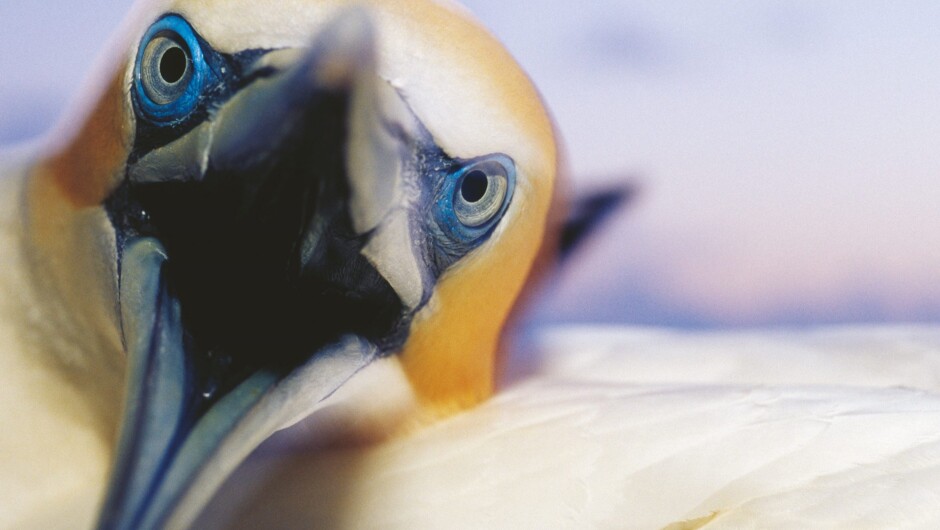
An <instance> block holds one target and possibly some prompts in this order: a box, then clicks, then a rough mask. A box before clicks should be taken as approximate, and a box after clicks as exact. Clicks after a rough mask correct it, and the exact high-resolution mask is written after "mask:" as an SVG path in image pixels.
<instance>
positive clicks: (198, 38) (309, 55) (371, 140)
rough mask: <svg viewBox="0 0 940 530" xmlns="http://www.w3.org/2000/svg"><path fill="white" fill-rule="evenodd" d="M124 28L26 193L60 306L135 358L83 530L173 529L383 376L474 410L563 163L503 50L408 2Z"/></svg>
mask: <svg viewBox="0 0 940 530" xmlns="http://www.w3.org/2000/svg"><path fill="white" fill-rule="evenodd" d="M132 20H133V21H132V23H130V24H129V25H128V28H129V29H128V34H129V35H130V37H129V38H128V39H127V41H128V42H129V43H130V45H129V46H128V47H127V48H126V51H125V52H124V53H122V54H114V55H117V56H119V59H120V60H118V61H116V66H115V65H114V64H112V66H111V68H110V69H103V70H101V71H102V72H105V74H104V75H102V78H101V79H100V82H101V84H102V86H104V87H105V88H104V90H99V91H98V93H97V95H96V97H95V98H92V100H90V104H89V105H88V106H87V111H86V112H84V115H83V116H82V118H81V119H75V120H74V124H75V125H74V127H73V128H72V130H71V132H69V133H67V134H64V135H63V136H62V138H63V140H62V141H61V143H60V144H59V145H58V147H57V149H56V150H55V153H54V155H53V156H50V157H49V158H48V159H47V160H45V161H44V163H43V164H42V165H41V167H40V169H39V170H37V171H36V174H35V178H34V179H33V182H32V183H31V186H30V188H29V204H30V211H31V223H32V224H33V225H34V228H33V234H34V236H35V239H36V244H37V246H38V247H40V248H41V249H43V250H42V252H44V253H45V254H46V255H48V256H49V257H50V259H49V262H50V263H52V265H50V266H49V268H50V270H51V273H50V274H51V276H53V277H56V278H58V279H59V280H58V282H57V283H58V284H61V285H63V286H66V287H63V288H62V289H61V297H62V303H63V305H64V306H65V307H70V308H72V309H71V310H72V311H73V312H79V313H81V312H86V313H87V312H91V313H92V314H94V315H98V316H92V317H87V318H88V319H89V320H88V322H89V326H91V327H97V328H101V329H102V330H103V331H102V332H101V333H102V334H104V335H107V334H108V333H109V332H108V331H107V330H108V329H109V328H113V329H114V330H115V331H114V334H115V335H116V336H118V337H119V342H120V345H121V349H122V350H123V354H124V355H125V356H126V359H127V368H126V373H127V375H126V381H127V382H126V398H125V399H126V401H125V409H124V413H123V414H124V416H123V422H122V425H121V435H120V442H119V444H118V447H117V455H116V457H115V465H114V469H113V470H112V476H111V482H110V485H109V490H108V493H107V498H106V500H105V503H104V507H103V509H102V518H101V526H102V527H103V528H131V527H133V528H156V527H162V526H164V525H170V526H181V525H186V524H188V522H190V521H191V520H192V518H193V517H194V516H195V515H196V514H197V513H198V511H199V509H201V507H202V505H203V504H204V503H205V501H206V500H208V498H209V496H211V494H212V493H213V492H214V491H215V489H216V488H217V486H218V485H219V483H220V482H221V481H222V480H223V479H224V478H225V477H226V476H227V474H228V473H229V472H230V471H231V470H232V469H234V467H235V466H237V465H238V463H239V462H241V460H242V459H244V458H245V456H246V455H247V454H248V453H249V452H250V451H252V450H253V449H254V448H255V447H256V446H257V445H258V444H259V443H260V442H261V441H263V440H264V439H265V438H267V437H268V436H270V435H271V434H272V433H273V432H274V431H276V430H278V429H281V428H284V427H285V426H288V425H290V424H292V423H294V422H296V421H298V420H299V419H301V418H304V417H305V416H307V415H309V414H311V413H313V412H314V411H315V410H316V408H317V405H318V404H319V403H320V402H321V401H322V400H323V399H325V398H326V397H328V396H330V395H331V394H332V393H334V392H335V391H336V390H337V389H338V388H340V387H341V386H342V385H344V384H345V383H346V382H347V381H349V380H351V379H353V378H355V377H356V375H357V374H358V373H359V372H360V371H361V370H362V369H363V368H364V367H366V366H367V365H369V364H370V363H372V362H374V361H377V360H379V359H384V360H389V359H391V360H392V362H395V363H398V364H400V366H401V368H402V371H403V373H404V374H405V375H406V379H407V381H408V384H409V385H410V387H411V390H412V391H413V393H414V395H415V396H416V401H417V402H418V403H419V404H420V405H421V407H422V408H424V409H427V410H432V411H455V410H460V409H461V408H465V407H469V406H472V405H473V404H475V403H477V402H479V401H481V400H483V399H485V398H486V397H487V396H488V395H489V394H490V393H491V392H492V389H493V385H494V372H495V367H496V364H497V359H496V357H497V350H498V345H499V340H500V335H501V332H502V330H503V327H504V325H505V323H506V320H507V317H508V316H509V314H510V312H511V310H512V308H513V305H514V304H515V302H516V300H517V298H518V296H519V294H520V291H521V290H522V288H523V286H524V284H525V282H526V280H527V278H528V277H529V275H530V272H531V269H532V267H533V263H534V261H535V259H536V256H537V254H538V252H539V250H540V248H541V247H542V246H543V244H544V242H545V231H546V223H547V218H548V217H547V216H548V211H549V208H550V204H551V202H552V196H553V190H554V179H555V174H556V165H557V153H556V145H555V139H554V133H553V127H552V124H551V121H550V119H549V118H548V116H547V114H546V111H545V110H544V109H543V106H542V103H541V100H540V98H539V95H538V94H537V92H536V90H535V89H534V88H533V86H532V85H531V83H530V81H529V79H528V78H527V77H526V75H525V74H524V73H523V72H522V71H521V69H520V68H519V66H518V65H517V64H516V63H515V61H514V60H513V59H512V58H511V57H510V56H509V54H508V53H507V52H506V51H505V50H504V48H503V47H502V46H501V45H500V44H499V43H498V42H497V41H495V40H494V39H493V38H492V37H491V36H490V35H489V34H488V33H487V32H486V31H485V30H484V29H482V28H481V27H480V26H479V25H478V24H477V23H476V22H474V21H473V19H472V18H471V17H470V16H469V15H468V14H467V13H466V12H465V11H464V10H463V9H462V8H461V7H460V6H458V5H454V4H450V3H447V2H443V3H438V2H430V1H424V0H422V1H413V0H409V1H407V2H405V1H400V2H396V1H384V0H369V1H365V2H356V3H352V2H345V1H338V0H280V1H277V2H255V1H253V0H225V1H220V0H176V1H155V2H148V3H146V4H145V5H143V6H141V7H140V8H139V9H138V10H137V11H136V13H135V15H134V17H133V19H132ZM90 306H94V308H90ZM374 395H375V396H381V392H377V393H375V394H374ZM378 399H380V397H379V398H378Z"/></svg>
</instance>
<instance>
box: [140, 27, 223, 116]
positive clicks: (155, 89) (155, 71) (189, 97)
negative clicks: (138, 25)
mask: <svg viewBox="0 0 940 530" xmlns="http://www.w3.org/2000/svg"><path fill="white" fill-rule="evenodd" d="M207 76H208V67H207V65H206V61H205V57H204V56H203V53H202V48H201V46H200V44H199V39H197V38H196V34H195V33H194V32H193V29H192V27H190V25H189V24H188V23H187V22H186V21H185V20H184V19H183V18H182V17H180V16H179V15H167V16H165V17H163V18H161V19H160V20H158V21H157V22H156V23H155V24H154V25H153V26H151V27H150V29H149V30H148V31H147V33H146V34H145V35H144V38H143V39H142V40H141V42H140V48H139V49H138V51H137V64H136V67H135V69H134V85H135V89H136V91H137V101H138V102H139V104H140V107H141V109H142V110H143V112H144V113H145V114H146V116H147V117H148V118H150V119H151V120H153V121H156V122H162V123H165V122H173V121H176V120H179V119H182V118H185V117H186V116H187V115H189V113H190V112H192V111H193V110H194V109H195V108H196V106H197V104H198V103H199V98H200V96H201V94H202V91H203V88H204V87H205V85H206V78H207Z"/></svg>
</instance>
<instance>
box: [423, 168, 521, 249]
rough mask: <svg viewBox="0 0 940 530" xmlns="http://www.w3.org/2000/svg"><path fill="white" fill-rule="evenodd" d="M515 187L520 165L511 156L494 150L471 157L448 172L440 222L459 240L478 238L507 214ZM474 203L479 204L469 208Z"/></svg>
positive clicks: (441, 196) (440, 198) (439, 204)
mask: <svg viewBox="0 0 940 530" xmlns="http://www.w3.org/2000/svg"><path fill="white" fill-rule="evenodd" d="M481 175H482V176H483V177H486V180H485V181H481ZM487 183H488V184H487ZM481 186H482V187H481ZM515 187H516V165H515V163H514V162H513V160H512V159H511V158H509V157H508V156H506V155H503V154H494V155H488V156H485V157H481V158H476V159H473V160H470V161H467V162H466V163H464V164H463V165H462V166H461V167H460V168H458V169H457V170H456V171H453V172H451V173H450V174H449V175H447V180H446V182H445V184H444V187H443V189H442V190H441V192H440V194H439V196H438V199H437V219H438V224H439V226H441V227H442V228H443V229H444V231H445V232H447V233H448V234H449V235H450V236H451V237H452V238H454V239H456V240H458V241H461V242H463V243H473V242H476V241H478V240H480V239H482V238H483V237H485V236H486V235H488V234H489V233H490V232H491V231H492V230H493V228H494V227H495V226H496V225H497V224H498V223H499V220H500V219H502V218H503V215H505V213H506V210H507V209H508V208H509V204H510V202H512V196H513V191H514V190H515ZM493 201H498V202H493ZM474 205H478V206H477V207H476V209H475V210H474V209H473V208H468V206H469V207H473V206H474Z"/></svg>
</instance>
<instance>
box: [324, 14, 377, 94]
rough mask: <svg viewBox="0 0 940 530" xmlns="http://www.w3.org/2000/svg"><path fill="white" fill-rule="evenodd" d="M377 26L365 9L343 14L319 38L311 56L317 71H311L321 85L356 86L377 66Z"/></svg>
mask: <svg viewBox="0 0 940 530" xmlns="http://www.w3.org/2000/svg"><path fill="white" fill-rule="evenodd" d="M375 40H376V37H375V26H374V24H373V22H372V19H371V17H370V16H369V14H368V13H367V12H366V10H365V9H364V8H361V7H353V8H349V9H346V10H344V11H342V12H341V13H340V14H339V15H338V16H337V17H336V18H335V19H334V20H333V21H332V22H331V23H330V24H328V25H327V27H326V28H325V29H324V30H323V32H322V33H321V34H320V35H319V36H318V37H317V38H316V40H315V41H314V43H313V47H312V54H313V55H314V56H316V57H317V60H316V61H315V62H316V67H314V68H311V69H310V70H309V73H310V75H311V76H312V79H311V80H312V81H314V82H315V83H317V84H318V85H325V86H335V87H343V86H350V85H352V84H354V83H355V81H356V79H357V78H358V77H359V76H360V75H362V73H363V72H364V71H371V70H374V68H375V63H376V43H375Z"/></svg>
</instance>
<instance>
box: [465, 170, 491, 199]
mask: <svg viewBox="0 0 940 530" xmlns="http://www.w3.org/2000/svg"><path fill="white" fill-rule="evenodd" d="M488 180H489V179H487V178H486V174H485V173H483V172H482V171H471V172H470V173H467V175H466V176H465V177H464V178H463V183H462V184H461V185H460V195H461V196H462V197H463V200H465V201H467V202H470V203H473V202H477V201H479V200H480V199H482V198H483V196H484V195H486V188H487V185H488Z"/></svg>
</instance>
